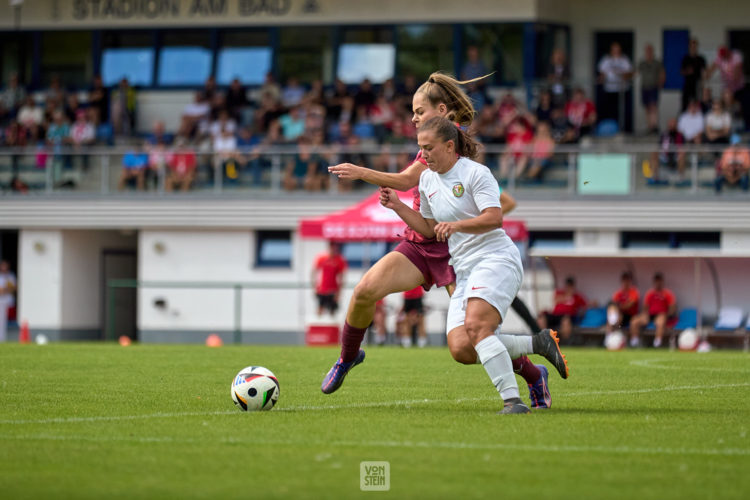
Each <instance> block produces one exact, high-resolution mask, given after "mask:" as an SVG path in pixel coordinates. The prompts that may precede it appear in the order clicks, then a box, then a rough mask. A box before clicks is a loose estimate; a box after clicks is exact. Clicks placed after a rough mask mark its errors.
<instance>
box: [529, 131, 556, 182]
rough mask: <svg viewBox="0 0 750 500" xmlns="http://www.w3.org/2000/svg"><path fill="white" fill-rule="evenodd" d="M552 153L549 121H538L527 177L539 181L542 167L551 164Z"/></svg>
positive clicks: (552, 144) (553, 149)
mask: <svg viewBox="0 0 750 500" xmlns="http://www.w3.org/2000/svg"><path fill="white" fill-rule="evenodd" d="M554 154H555V141H554V139H552V135H551V131H550V126H549V123H547V122H539V124H538V125H537V127H536V135H535V136H534V140H533V145H532V152H531V167H529V179H532V180H535V181H541V180H542V174H543V173H544V169H545V168H547V167H549V166H550V165H551V164H552V157H553V155H554Z"/></svg>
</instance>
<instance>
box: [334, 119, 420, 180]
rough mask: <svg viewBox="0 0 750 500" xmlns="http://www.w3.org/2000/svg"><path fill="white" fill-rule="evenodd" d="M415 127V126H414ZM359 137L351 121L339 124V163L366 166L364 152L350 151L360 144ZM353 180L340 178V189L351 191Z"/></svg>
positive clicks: (337, 144)
mask: <svg viewBox="0 0 750 500" xmlns="http://www.w3.org/2000/svg"><path fill="white" fill-rule="evenodd" d="M412 128H413V127H412ZM359 144H360V141H359V137H357V136H356V135H354V133H353V131H352V126H351V124H350V123H349V122H340V123H339V126H338V136H337V137H336V140H335V141H334V145H336V146H339V149H338V151H337V152H338V162H339V163H352V164H354V165H360V166H363V167H366V166H367V165H368V162H367V158H366V157H365V155H363V154H362V153H354V152H351V151H349V150H348V149H349V147H356V146H359ZM352 187H353V182H352V181H351V180H349V179H339V180H338V189H339V191H342V192H345V191H351V190H352Z"/></svg>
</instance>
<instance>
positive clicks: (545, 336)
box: [531, 328, 568, 378]
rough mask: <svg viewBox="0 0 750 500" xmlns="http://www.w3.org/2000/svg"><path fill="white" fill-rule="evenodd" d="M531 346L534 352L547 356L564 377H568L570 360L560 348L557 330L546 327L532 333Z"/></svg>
mask: <svg viewBox="0 0 750 500" xmlns="http://www.w3.org/2000/svg"><path fill="white" fill-rule="evenodd" d="M531 346H532V348H533V350H534V354H539V355H541V356H544V357H545V358H547V361H549V362H550V363H552V364H553V365H554V367H555V368H556V369H557V371H558V372H559V373H560V376H561V377H562V378H568V361H567V360H566V359H565V355H564V354H563V353H562V351H561V350H560V339H558V338H557V332H556V331H554V330H550V329H549V328H545V329H544V330H542V331H541V332H539V333H536V334H534V335H532V337H531Z"/></svg>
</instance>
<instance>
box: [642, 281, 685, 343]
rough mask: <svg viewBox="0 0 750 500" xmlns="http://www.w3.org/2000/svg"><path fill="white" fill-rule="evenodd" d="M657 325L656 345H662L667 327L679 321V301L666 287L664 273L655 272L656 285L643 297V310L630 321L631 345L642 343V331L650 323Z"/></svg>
mask: <svg viewBox="0 0 750 500" xmlns="http://www.w3.org/2000/svg"><path fill="white" fill-rule="evenodd" d="M651 322H653V323H654V326H655V327H656V334H655V336H654V347H661V344H662V339H663V338H664V333H665V332H666V330H667V327H673V326H674V325H675V324H676V323H677V301H676V300H675V297H674V294H673V293H672V291H671V290H669V289H668V288H666V287H664V275H663V274H662V273H656V274H654V286H653V288H652V289H651V290H649V291H648V292H646V295H645V296H644V298H643V310H642V311H641V313H640V314H638V315H637V316H635V317H634V318H633V319H632V320H631V321H630V347H638V346H639V345H640V344H641V341H640V335H641V331H642V330H643V328H644V327H645V326H647V325H648V324H649V323H651Z"/></svg>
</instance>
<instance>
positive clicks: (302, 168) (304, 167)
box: [282, 136, 326, 191]
mask: <svg viewBox="0 0 750 500" xmlns="http://www.w3.org/2000/svg"><path fill="white" fill-rule="evenodd" d="M297 148H298V151H297V154H295V155H294V156H293V157H291V158H290V159H289V161H287V164H286V167H285V168H284V177H283V179H282V183H283V185H284V189H286V190H287V191H294V190H296V189H300V188H304V189H305V190H307V191H316V190H318V189H320V184H319V182H316V181H317V177H318V172H319V171H320V170H322V169H325V167H326V162H324V161H323V159H322V158H320V157H319V156H318V155H317V154H315V153H314V152H313V150H312V147H311V144H310V140H309V139H308V138H307V137H306V136H300V137H299V139H298V140H297Z"/></svg>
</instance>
